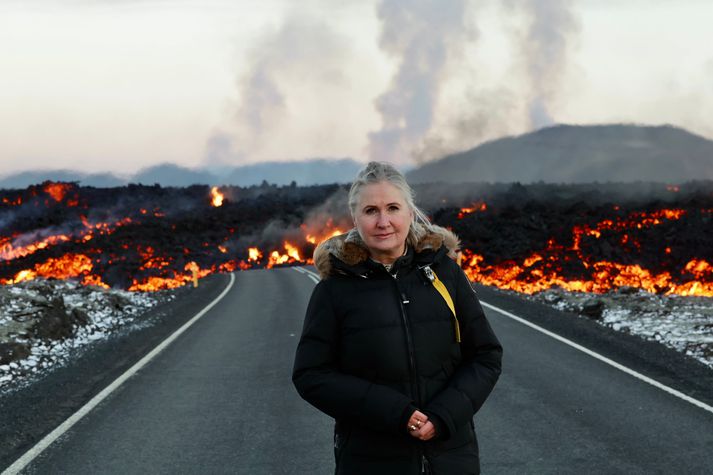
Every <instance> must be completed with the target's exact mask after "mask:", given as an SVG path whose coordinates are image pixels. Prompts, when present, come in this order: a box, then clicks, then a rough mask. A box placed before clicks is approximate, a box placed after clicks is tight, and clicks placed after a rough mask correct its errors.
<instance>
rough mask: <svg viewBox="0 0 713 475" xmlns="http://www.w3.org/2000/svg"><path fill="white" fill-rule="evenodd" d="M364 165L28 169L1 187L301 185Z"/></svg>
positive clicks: (347, 177) (333, 179)
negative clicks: (129, 171) (125, 172)
mask: <svg viewBox="0 0 713 475" xmlns="http://www.w3.org/2000/svg"><path fill="white" fill-rule="evenodd" d="M362 166H363V164H361V163H359V162H357V161H354V160H350V159H339V160H333V159H311V160H302V161H293V162H265V163H256V164H250V165H241V166H235V167H224V168H223V169H222V170H220V171H219V172H216V171H214V170H211V169H209V167H200V168H187V167H182V166H179V165H176V164H173V163H162V164H159V165H152V166H150V167H146V168H143V169H141V170H139V171H138V172H136V173H134V174H133V175H129V176H118V175H114V174H112V173H108V172H107V173H94V174H90V173H84V172H81V171H77V170H35V171H24V172H20V173H15V174H11V175H7V176H4V177H0V189H2V188H4V189H20V188H26V187H28V186H30V185H35V184H39V183H43V182H45V181H63V182H76V183H79V184H81V185H82V186H94V187H97V188H108V187H116V186H123V185H127V184H129V183H136V184H141V185H154V184H159V185H161V186H164V187H165V186H191V185H236V186H251V185H259V184H261V183H262V182H263V181H267V182H268V183H272V184H276V185H288V184H290V183H291V182H292V181H294V182H295V183H296V184H298V185H300V186H310V185H323V184H330V183H349V182H351V181H352V180H353V179H354V176H355V175H356V173H357V171H358V170H359V169H360V168H361V167H362Z"/></svg>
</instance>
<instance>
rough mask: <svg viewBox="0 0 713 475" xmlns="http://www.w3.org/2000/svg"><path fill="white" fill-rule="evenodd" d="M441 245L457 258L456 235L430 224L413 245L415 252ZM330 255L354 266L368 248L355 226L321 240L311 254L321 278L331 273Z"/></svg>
mask: <svg viewBox="0 0 713 475" xmlns="http://www.w3.org/2000/svg"><path fill="white" fill-rule="evenodd" d="M441 246H446V248H447V249H448V256H449V257H451V258H452V259H454V260H455V259H456V258H457V255H458V252H459V251H460V240H459V239H458V236H456V235H455V233H453V232H452V231H450V230H448V229H446V228H443V227H441V226H437V225H435V224H431V225H430V226H429V230H428V232H427V233H426V234H425V235H424V236H423V237H422V238H421V239H420V240H419V241H418V243H417V244H416V246H414V251H415V252H416V253H420V252H423V251H425V250H428V249H432V250H434V251H435V250H438V249H440V248H441ZM330 256H334V257H335V258H337V259H339V260H340V261H342V262H344V263H345V264H347V265H349V266H356V265H358V264H361V263H363V262H365V261H366V260H367V259H369V250H368V249H367V247H366V244H364V241H363V240H362V238H361V236H360V235H359V233H358V232H357V230H356V228H352V229H351V230H349V231H348V232H346V233H344V234H340V235H339V236H334V237H332V238H329V239H327V240H326V241H323V242H322V243H321V244H320V245H319V246H317V248H316V249H315V250H314V255H313V259H314V265H315V267H316V268H317V271H319V275H320V277H321V278H322V279H325V278H326V277H328V276H329V275H332V273H333V265H332V258H331V257H330Z"/></svg>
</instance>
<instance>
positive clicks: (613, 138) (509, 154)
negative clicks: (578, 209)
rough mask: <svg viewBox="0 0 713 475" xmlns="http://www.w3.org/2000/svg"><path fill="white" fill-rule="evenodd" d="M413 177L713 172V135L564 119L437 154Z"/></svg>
mask: <svg viewBox="0 0 713 475" xmlns="http://www.w3.org/2000/svg"><path fill="white" fill-rule="evenodd" d="M408 178H409V180H410V181H412V182H415V183H426V182H448V183H465V182H520V183H535V182H539V181H542V182H546V183H591V182H595V181H597V182H634V181H653V182H663V183H682V182H685V181H688V180H701V179H713V141H711V140H708V139H706V138H703V137H701V136H698V135H694V134H692V133H690V132H687V131H686V130H683V129H681V128H677V127H673V126H670V125H664V126H639V125H623V124H614V125H593V126H576V125H556V126H554V127H548V128H544V129H540V130H537V131H535V132H531V133H528V134H524V135H520V136H517V137H505V138H501V139H497V140H493V141H491V142H487V143H484V144H482V145H480V146H478V147H476V148H474V149H471V150H468V151H465V152H461V153H457V154H454V155H449V156H447V157H444V158H442V159H439V160H436V161H432V162H429V163H426V164H424V165H422V166H421V167H419V168H417V169H415V170H412V171H411V172H409V173H408Z"/></svg>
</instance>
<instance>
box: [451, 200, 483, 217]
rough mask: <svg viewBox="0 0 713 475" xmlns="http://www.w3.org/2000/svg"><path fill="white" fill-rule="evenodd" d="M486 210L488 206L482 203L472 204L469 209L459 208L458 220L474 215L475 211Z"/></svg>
mask: <svg viewBox="0 0 713 475" xmlns="http://www.w3.org/2000/svg"><path fill="white" fill-rule="evenodd" d="M487 209H488V206H487V205H486V204H485V202H484V201H478V202H477V203H473V204H472V205H471V207H470V208H461V209H460V212H459V213H458V219H463V217H464V216H465V215H467V214H471V213H475V212H476V211H481V212H482V211H486V210H487Z"/></svg>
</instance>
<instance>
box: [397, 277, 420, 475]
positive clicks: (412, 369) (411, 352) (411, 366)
mask: <svg viewBox="0 0 713 475" xmlns="http://www.w3.org/2000/svg"><path fill="white" fill-rule="evenodd" d="M389 275H390V276H391V277H393V279H394V285H395V286H396V293H397V296H398V300H399V309H400V310H401V320H402V321H403V324H404V332H405V333H406V346H408V357H409V370H410V372H411V385H412V387H411V391H412V392H413V393H414V395H415V396H416V405H417V406H418V407H420V406H421V388H420V387H419V385H418V380H417V375H418V372H417V371H416V356H415V355H414V349H413V339H412V337H411V325H410V324H409V321H408V317H407V316H406V307H404V305H405V304H407V303H408V302H409V300H408V299H407V298H406V295H404V294H403V292H401V287H399V282H398V280H397V279H396V276H395V275H394V274H391V273H389ZM414 386H415V391H414ZM418 456H419V459H420V460H421V473H422V474H428V473H430V464H429V463H428V459H427V458H426V455H425V454H424V453H423V447H418Z"/></svg>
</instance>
